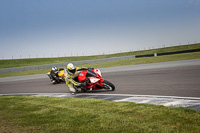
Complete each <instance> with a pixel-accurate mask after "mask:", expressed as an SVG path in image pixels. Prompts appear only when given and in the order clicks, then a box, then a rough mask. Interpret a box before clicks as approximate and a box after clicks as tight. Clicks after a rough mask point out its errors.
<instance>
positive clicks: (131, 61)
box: [0, 52, 200, 77]
mask: <svg viewBox="0 0 200 133" xmlns="http://www.w3.org/2000/svg"><path fill="white" fill-rule="evenodd" d="M197 58H200V52H194V53H185V54H174V55H165V56H157V57H145V58H135V59H134V58H133V59H126V60H116V61H109V62H101V63H90V64H82V65H77V66H85V67H94V68H103V67H114V66H124V65H136V64H147V63H156V62H167V61H176V60H188V59H197ZM63 67H66V66H63ZM48 71H50V68H49V69H40V70H31V71H22V72H15V73H5V74H0V77H9V76H22V75H32V74H43V73H47V72H48Z"/></svg>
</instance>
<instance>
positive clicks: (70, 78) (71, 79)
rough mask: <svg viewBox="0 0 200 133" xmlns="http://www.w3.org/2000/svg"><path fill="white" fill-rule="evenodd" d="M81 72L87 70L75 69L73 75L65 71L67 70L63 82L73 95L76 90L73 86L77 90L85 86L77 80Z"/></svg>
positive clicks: (84, 68)
mask: <svg viewBox="0 0 200 133" xmlns="http://www.w3.org/2000/svg"><path fill="white" fill-rule="evenodd" d="M83 70H88V68H87V67H77V68H76V70H75V73H71V72H69V71H67V69H65V81H66V84H67V86H68V87H69V90H70V91H71V92H73V93H74V92H76V89H75V88H74V86H75V87H77V88H80V87H83V86H84V84H85V82H78V80H77V78H78V75H79V73H80V72H81V71H83Z"/></svg>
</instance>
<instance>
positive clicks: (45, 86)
mask: <svg viewBox="0 0 200 133" xmlns="http://www.w3.org/2000/svg"><path fill="white" fill-rule="evenodd" d="M197 61H199V60H197ZM100 70H101V69H100ZM103 78H105V79H106V80H109V81H110V82H112V83H113V84H114V85H115V87H116V90H115V91H97V92H90V93H84V95H87V94H89V95H91V94H95V95H103V94H110V95H115V94H128V95H157V96H178V97H196V98H199V100H200V65H197V64H195V65H192V64H190V65H180V66H173V67H167V66H166V67H160V68H147V69H141V70H127V71H126V70H124V71H116V72H106V73H103ZM11 93H12V94H13V93H62V94H63V93H66V94H68V93H70V92H69V90H68V88H67V86H66V84H65V83H61V84H56V85H53V84H51V83H50V80H49V79H48V77H46V78H38V79H30V80H19V81H8V82H0V94H11ZM199 104H200V103H199Z"/></svg>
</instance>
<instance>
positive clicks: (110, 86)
mask: <svg viewBox="0 0 200 133" xmlns="http://www.w3.org/2000/svg"><path fill="white" fill-rule="evenodd" d="M102 84H103V88H104V89H106V90H111V91H114V90H115V86H114V85H113V84H112V83H111V82H109V81H107V80H104V81H103V82H102Z"/></svg>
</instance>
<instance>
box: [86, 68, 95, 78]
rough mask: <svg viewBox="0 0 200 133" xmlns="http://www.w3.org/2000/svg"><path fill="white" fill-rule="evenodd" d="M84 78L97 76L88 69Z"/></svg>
mask: <svg viewBox="0 0 200 133" xmlns="http://www.w3.org/2000/svg"><path fill="white" fill-rule="evenodd" d="M86 77H97V74H96V73H95V72H94V71H92V70H91V69H88V72H87V74H86Z"/></svg>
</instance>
